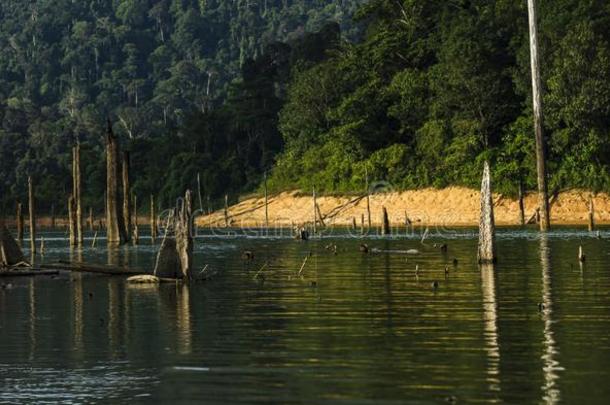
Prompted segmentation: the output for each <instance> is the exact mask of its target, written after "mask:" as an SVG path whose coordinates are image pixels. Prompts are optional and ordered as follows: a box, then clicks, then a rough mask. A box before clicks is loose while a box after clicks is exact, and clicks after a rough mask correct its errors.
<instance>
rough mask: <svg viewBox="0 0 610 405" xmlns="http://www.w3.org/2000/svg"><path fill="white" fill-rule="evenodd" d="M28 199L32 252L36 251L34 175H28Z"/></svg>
mask: <svg viewBox="0 0 610 405" xmlns="http://www.w3.org/2000/svg"><path fill="white" fill-rule="evenodd" d="M28 200H29V209H30V250H31V253H36V208H35V201H34V181H33V180H32V176H29V177H28Z"/></svg>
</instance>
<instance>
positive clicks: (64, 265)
mask: <svg viewBox="0 0 610 405" xmlns="http://www.w3.org/2000/svg"><path fill="white" fill-rule="evenodd" d="M40 268H41V269H44V270H66V271H73V272H78V273H96V274H106V275H110V276H138V275H144V274H149V272H146V271H143V270H139V269H132V268H126V267H117V266H106V265H99V264H89V263H81V262H66V261H59V262H57V263H51V264H43V265H41V266H40Z"/></svg>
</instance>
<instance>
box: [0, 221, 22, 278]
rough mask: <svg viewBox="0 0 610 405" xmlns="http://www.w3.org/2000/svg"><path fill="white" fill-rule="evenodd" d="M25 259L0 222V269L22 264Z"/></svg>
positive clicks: (11, 236)
mask: <svg viewBox="0 0 610 405" xmlns="http://www.w3.org/2000/svg"><path fill="white" fill-rule="evenodd" d="M24 261H25V258H24V256H23V252H22V251H21V248H20V247H19V245H18V244H17V242H16V241H15V239H13V235H11V233H10V232H9V230H8V229H7V228H6V226H5V224H4V221H3V220H0V267H10V266H15V265H17V264H20V263H23V262H24Z"/></svg>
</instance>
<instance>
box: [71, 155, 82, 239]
mask: <svg viewBox="0 0 610 405" xmlns="http://www.w3.org/2000/svg"><path fill="white" fill-rule="evenodd" d="M81 186H82V182H81V166H80V144H77V145H76V146H74V147H73V148H72V195H73V197H74V207H75V211H74V217H75V218H74V219H75V224H76V229H75V232H76V234H75V241H76V244H78V245H82V244H83V240H84V235H83V211H82V201H81Z"/></svg>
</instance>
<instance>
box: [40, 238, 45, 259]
mask: <svg viewBox="0 0 610 405" xmlns="http://www.w3.org/2000/svg"><path fill="white" fill-rule="evenodd" d="M40 254H41V255H43V256H44V236H42V237H40Z"/></svg>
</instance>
